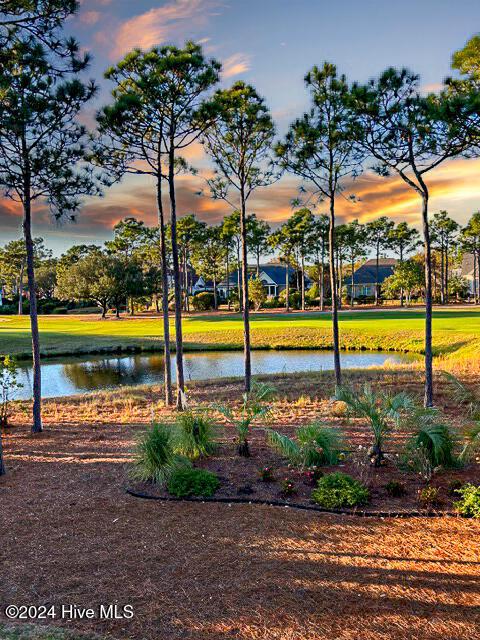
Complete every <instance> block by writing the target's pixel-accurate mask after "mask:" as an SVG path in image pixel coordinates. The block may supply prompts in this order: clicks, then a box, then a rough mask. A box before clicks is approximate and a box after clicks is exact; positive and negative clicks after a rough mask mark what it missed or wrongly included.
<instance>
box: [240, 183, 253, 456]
mask: <svg viewBox="0 0 480 640" xmlns="http://www.w3.org/2000/svg"><path fill="white" fill-rule="evenodd" d="M240 195H241V199H242V211H241V216H240V233H241V236H242V303H243V348H244V353H243V357H244V364H245V391H247V392H248V391H250V388H251V378H252V364H251V357H250V356H251V354H250V310H249V300H248V262H247V254H248V247H247V220H246V211H245V192H244V189H243V187H242V190H241V194H240ZM247 455H248V454H247Z"/></svg>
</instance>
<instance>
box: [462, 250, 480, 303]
mask: <svg viewBox="0 0 480 640" xmlns="http://www.w3.org/2000/svg"><path fill="white" fill-rule="evenodd" d="M475 262H476V261H475V257H474V255H473V253H465V254H464V255H463V258H462V267H461V270H460V273H459V275H460V276H461V277H462V278H465V280H466V281H467V282H468V291H469V294H470V295H471V296H474V295H475V291H477V292H478V290H479V280H478V278H479V275H480V274H479V273H478V264H477V265H475Z"/></svg>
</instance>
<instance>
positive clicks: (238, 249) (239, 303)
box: [237, 241, 242, 311]
mask: <svg viewBox="0 0 480 640" xmlns="http://www.w3.org/2000/svg"><path fill="white" fill-rule="evenodd" d="M240 247H241V241H239V242H238V241H237V263H238V269H237V289H238V309H239V311H241V310H242V286H241V281H242V267H241V261H240Z"/></svg>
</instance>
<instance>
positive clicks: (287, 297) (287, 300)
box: [285, 260, 290, 313]
mask: <svg viewBox="0 0 480 640" xmlns="http://www.w3.org/2000/svg"><path fill="white" fill-rule="evenodd" d="M289 267H290V265H289V262H288V260H285V311H286V313H289V312H290V273H289V271H290V268H289Z"/></svg>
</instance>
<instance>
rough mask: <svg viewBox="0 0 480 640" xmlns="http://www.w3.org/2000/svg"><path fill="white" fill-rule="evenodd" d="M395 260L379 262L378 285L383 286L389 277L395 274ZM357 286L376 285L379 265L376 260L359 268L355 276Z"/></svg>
mask: <svg viewBox="0 0 480 640" xmlns="http://www.w3.org/2000/svg"><path fill="white" fill-rule="evenodd" d="M397 262H398V261H397V260H396V259H395V258H381V259H380V260H379V262H378V283H379V284H381V283H382V282H383V281H384V280H386V279H387V278H388V277H389V276H391V275H392V274H393V270H394V268H395V265H396V264H397ZM353 281H354V283H355V284H375V282H376V281H377V263H376V260H367V261H366V262H365V263H364V264H362V266H361V267H359V268H358V269H357V270H356V271H355V274H354V276H353Z"/></svg>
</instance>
